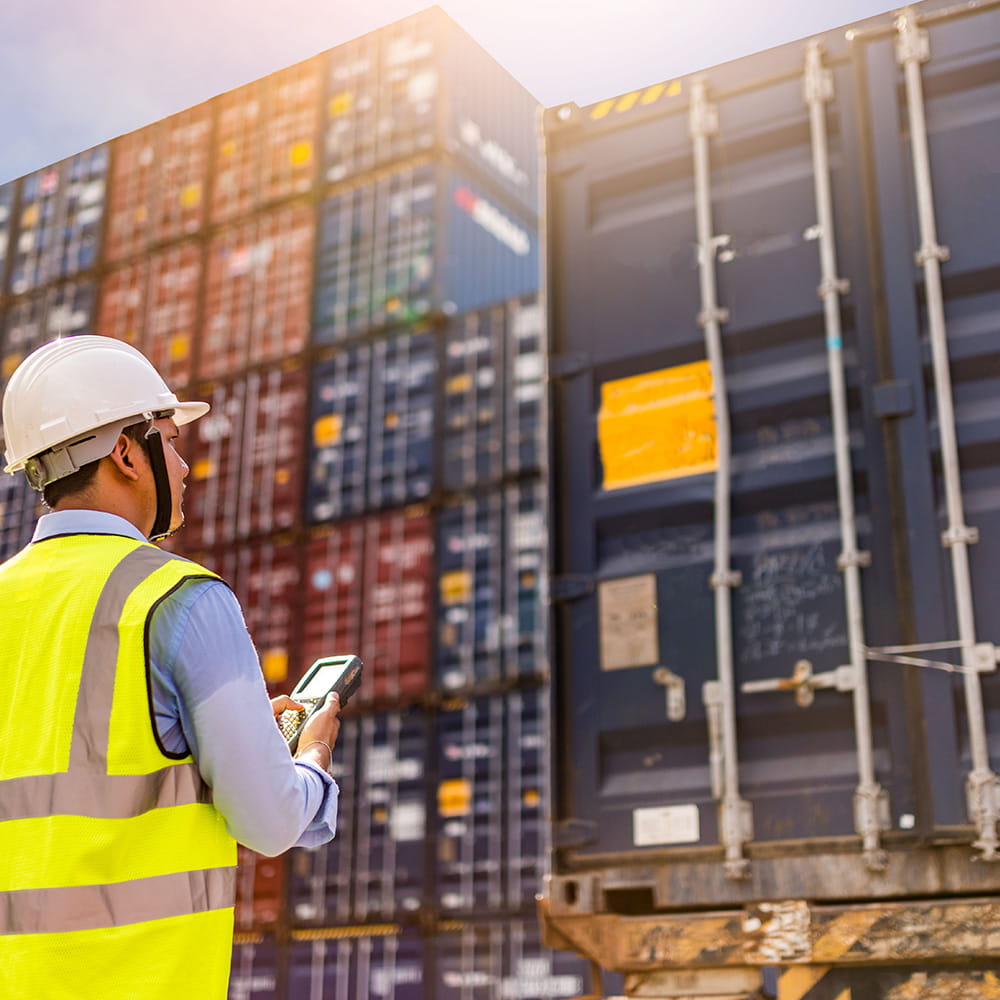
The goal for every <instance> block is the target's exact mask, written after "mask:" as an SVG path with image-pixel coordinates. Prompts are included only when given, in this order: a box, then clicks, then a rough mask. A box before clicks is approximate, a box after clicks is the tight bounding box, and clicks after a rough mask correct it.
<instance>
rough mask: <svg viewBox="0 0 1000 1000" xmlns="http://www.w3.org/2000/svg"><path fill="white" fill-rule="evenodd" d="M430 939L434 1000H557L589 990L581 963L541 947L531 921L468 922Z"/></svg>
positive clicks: (576, 959) (569, 954)
mask: <svg viewBox="0 0 1000 1000" xmlns="http://www.w3.org/2000/svg"><path fill="white" fill-rule="evenodd" d="M433 943H434V956H435V963H436V978H435V980H434V983H433V986H432V989H433V995H434V997H435V1000H494V998H495V997H507V998H510V1000H557V998H560V997H579V996H583V995H584V994H585V993H588V992H589V990H588V984H589V982H590V974H589V969H588V965H587V963H586V961H585V960H584V959H582V958H581V957H580V956H578V955H573V954H571V953H569V952H553V951H550V950H549V949H548V948H543V947H542V945H541V944H540V942H539V938H538V927H537V924H536V922H535V921H534V920H510V921H505V922H504V923H468V924H466V925H464V926H463V927H462V929H461V930H460V931H458V932H455V933H450V934H441V935H439V936H437V937H435V938H434V939H433Z"/></svg>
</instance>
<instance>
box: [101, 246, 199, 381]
mask: <svg viewBox="0 0 1000 1000" xmlns="http://www.w3.org/2000/svg"><path fill="white" fill-rule="evenodd" d="M200 277H201V249H200V247H199V246H198V245H197V244H196V243H180V244H177V245H175V246H171V247H167V248H166V249H164V250H160V251H157V252H156V253H152V254H150V255H149V256H148V257H144V258H143V259H141V260H137V261H135V262H133V263H131V264H126V265H125V266H123V267H120V268H118V269H117V270H114V271H111V272H110V273H109V274H107V275H106V276H105V278H104V280H103V282H102V283H101V298H100V306H99V313H98V331H99V332H100V333H102V334H103V335H104V336H106V337H114V338H115V339H116V340H124V341H126V342H127V343H129V344H133V345H134V346H135V347H138V348H139V350H140V351H142V352H143V353H144V354H145V355H146V356H147V357H148V358H149V359H150V361H152V363H153V364H154V365H155V367H156V369H157V371H159V372H160V374H161V375H163V377H164V379H165V380H166V381H167V383H168V385H170V386H173V387H177V386H184V385H187V384H188V383H189V382H190V381H191V372H192V347H193V344H194V341H195V330H196V324H197V322H198V288H199V282H200Z"/></svg>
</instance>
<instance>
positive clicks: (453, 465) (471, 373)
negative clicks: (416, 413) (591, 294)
mask: <svg viewBox="0 0 1000 1000" xmlns="http://www.w3.org/2000/svg"><path fill="white" fill-rule="evenodd" d="M444 338H445V339H444V362H443V364H444V371H443V375H442V383H443V390H444V410H443V424H444V430H443V435H442V449H443V459H442V461H443V469H442V481H443V485H444V487H445V489H447V490H454V491H461V490H468V489H474V488H482V486H483V485H484V484H487V483H491V482H496V481H499V480H500V479H502V478H503V477H504V476H505V475H507V474H521V473H525V472H531V471H535V470H538V469H539V468H540V467H541V463H542V455H543V452H544V441H545V436H544V435H545V426H544V421H545V409H544V402H543V400H544V393H545V389H544V374H545V365H544V353H543V352H544V344H543V338H544V318H543V316H542V311H541V308H540V307H539V305H538V302H537V300H536V299H535V298H534V296H529V297H525V298H523V299H514V300H511V301H510V302H501V303H497V304H496V305H493V306H490V307H488V308H486V309H481V310H475V311H473V312H469V313H465V314H463V315H461V316H457V317H455V318H453V319H451V320H449V321H448V324H447V326H446V328H445V334H444Z"/></svg>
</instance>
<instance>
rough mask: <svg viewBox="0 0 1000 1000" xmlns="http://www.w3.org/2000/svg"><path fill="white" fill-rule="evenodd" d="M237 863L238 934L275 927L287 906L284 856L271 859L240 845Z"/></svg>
mask: <svg viewBox="0 0 1000 1000" xmlns="http://www.w3.org/2000/svg"><path fill="white" fill-rule="evenodd" d="M236 863H237V870H236V917H235V927H236V930H237V931H248V930H259V929H262V928H266V927H274V926H275V924H277V923H278V922H279V921H280V919H281V915H282V913H283V912H284V910H285V905H286V901H285V895H286V893H285V867H286V858H285V855H280V856H279V857H276V858H268V857H265V856H264V855H263V854H258V853H257V852H256V851H251V850H250V848H248V847H244V846H243V845H242V844H240V845H239V846H238V847H237V862H236Z"/></svg>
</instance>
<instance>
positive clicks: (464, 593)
mask: <svg viewBox="0 0 1000 1000" xmlns="http://www.w3.org/2000/svg"><path fill="white" fill-rule="evenodd" d="M439 586H440V588H441V603H442V604H461V603H462V602H463V601H467V600H468V599H469V598H470V597H471V596H472V574H471V573H470V572H469V571H468V570H464V569H456V570H453V571H452V572H451V573H443V574H442V575H441V580H440V583H439Z"/></svg>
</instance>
